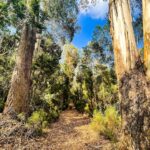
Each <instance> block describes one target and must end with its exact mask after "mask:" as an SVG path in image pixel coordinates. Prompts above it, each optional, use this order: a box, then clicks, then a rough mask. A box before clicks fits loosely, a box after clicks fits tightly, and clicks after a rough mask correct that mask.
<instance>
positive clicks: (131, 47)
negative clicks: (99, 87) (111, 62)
mask: <svg viewBox="0 0 150 150" xmlns="http://www.w3.org/2000/svg"><path fill="white" fill-rule="evenodd" d="M110 21H111V35H112V38H113V47H114V56H115V67H116V74H117V78H118V80H119V79H120V78H121V77H122V76H123V75H124V74H125V72H129V70H130V69H132V68H134V66H135V62H136V60H137V57H138V53H137V47H136V42H135V37H134V32H133V27H132V18H131V14H130V4H129V0H110Z"/></svg>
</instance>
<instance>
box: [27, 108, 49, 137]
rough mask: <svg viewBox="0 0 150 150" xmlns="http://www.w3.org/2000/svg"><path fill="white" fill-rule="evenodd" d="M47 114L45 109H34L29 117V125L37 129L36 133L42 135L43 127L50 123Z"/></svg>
mask: <svg viewBox="0 0 150 150" xmlns="http://www.w3.org/2000/svg"><path fill="white" fill-rule="evenodd" d="M47 115H48V114H47V113H46V112H45V111H44V110H43V109H39V110H37V111H34V112H33V113H32V115H31V116H30V117H29V118H28V121H27V123H28V124H27V125H28V126H31V127H33V128H34V129H35V130H36V134H38V135H41V134H42V129H43V128H45V127H46V126H47V125H48V121H47Z"/></svg>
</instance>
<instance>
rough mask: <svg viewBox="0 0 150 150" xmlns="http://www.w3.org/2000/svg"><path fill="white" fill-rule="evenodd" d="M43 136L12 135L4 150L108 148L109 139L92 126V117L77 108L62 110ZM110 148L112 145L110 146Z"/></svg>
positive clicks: (84, 149) (2, 144) (4, 145)
mask: <svg viewBox="0 0 150 150" xmlns="http://www.w3.org/2000/svg"><path fill="white" fill-rule="evenodd" d="M44 132H45V133H44V134H43V136H41V137H33V138H28V139H27V138H25V137H24V136H20V135H11V136H9V138H8V139H7V140H6V139H5V141H7V142H5V143H2V141H0V149H2V150H20V149H21V150H101V149H103V150H107V146H109V144H110V143H109V141H107V140H105V139H104V138H103V137H100V136H99V135H98V134H97V133H96V132H94V131H93V130H92V129H91V128H90V119H89V118H88V117H87V116H86V115H82V114H79V113H78V112H77V111H75V110H67V111H64V112H62V114H61V115H60V118H59V120H58V122H55V123H53V124H52V125H51V126H50V127H49V128H47V129H45V130H44ZM108 149H109V150H110V147H109V148H108Z"/></svg>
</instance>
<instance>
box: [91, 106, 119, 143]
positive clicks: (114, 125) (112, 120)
mask: <svg viewBox="0 0 150 150" xmlns="http://www.w3.org/2000/svg"><path fill="white" fill-rule="evenodd" d="M120 125H121V117H120V116H119V115H118V112H117V111H116V109H115V107H113V106H108V107H107V109H106V110H105V112H104V114H102V113H101V112H99V111H97V110H96V111H94V114H93V119H92V122H91V127H92V129H93V130H95V131H97V132H99V133H100V134H102V135H104V136H106V137H107V138H109V139H110V140H112V141H116V140H117V132H118V130H119V129H120Z"/></svg>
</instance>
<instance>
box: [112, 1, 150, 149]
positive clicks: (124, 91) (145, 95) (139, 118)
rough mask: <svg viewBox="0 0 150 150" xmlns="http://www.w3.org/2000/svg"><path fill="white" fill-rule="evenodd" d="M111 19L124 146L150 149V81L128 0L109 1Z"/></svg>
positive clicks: (126, 147) (124, 147) (125, 147)
mask: <svg viewBox="0 0 150 150" xmlns="http://www.w3.org/2000/svg"><path fill="white" fill-rule="evenodd" d="M147 1H149V0H147ZM146 11H149V10H148V9H147V10H146ZM110 22H111V35H112V39H113V48H114V57H115V67H116V74H117V78H118V83H119V98H120V100H121V117H122V135H123V136H122V137H124V138H123V142H122V143H123V144H125V145H124V146H123V147H122V148H121V149H133V150H147V149H149V148H150V137H149V132H150V131H149V128H150V121H149V118H150V92H149V88H150V82H148V81H147V79H146V76H145V69H144V65H143V64H142V62H141V60H140V58H139V55H138V52H137V47H136V42H135V37H134V32H133V26H132V17H131V12H130V1H129V0H110ZM147 28H148V27H147ZM146 41H148V42H149V38H148V39H146ZM148 42H146V43H148ZM147 47H148V46H147ZM147 51H148V49H147ZM149 54H150V52H149ZM146 55H147V54H146ZM146 60H147V58H146ZM129 141H130V142H129ZM129 146H130V147H129Z"/></svg>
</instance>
